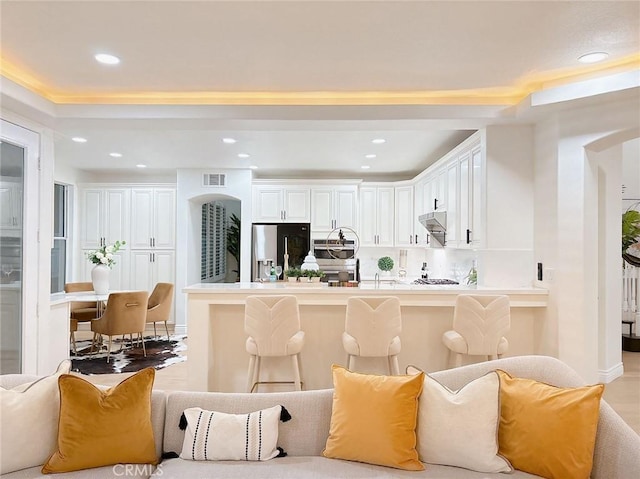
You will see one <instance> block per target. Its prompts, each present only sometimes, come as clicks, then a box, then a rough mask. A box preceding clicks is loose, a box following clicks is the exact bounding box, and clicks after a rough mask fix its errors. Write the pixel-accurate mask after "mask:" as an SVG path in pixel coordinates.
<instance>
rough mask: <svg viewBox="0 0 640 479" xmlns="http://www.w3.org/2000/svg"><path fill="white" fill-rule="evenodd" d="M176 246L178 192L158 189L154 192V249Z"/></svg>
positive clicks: (170, 189)
mask: <svg viewBox="0 0 640 479" xmlns="http://www.w3.org/2000/svg"><path fill="white" fill-rule="evenodd" d="M175 244H176V190H174V189H173V188H156V189H155V190H154V192H153V247H154V248H160V249H173V248H175Z"/></svg>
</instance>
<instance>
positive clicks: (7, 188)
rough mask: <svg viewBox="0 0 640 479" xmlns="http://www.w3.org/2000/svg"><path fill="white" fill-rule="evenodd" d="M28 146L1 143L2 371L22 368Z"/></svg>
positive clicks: (0, 260)
mask: <svg viewBox="0 0 640 479" xmlns="http://www.w3.org/2000/svg"><path fill="white" fill-rule="evenodd" d="M25 153H26V152H25V149H24V148H22V147H20V146H18V145H14V144H12V143H9V142H7V141H4V140H3V141H2V143H1V144H0V158H1V161H0V197H1V202H0V273H1V274H2V276H0V374H8V373H19V372H21V371H22V360H23V351H22V345H23V341H22V337H23V331H22V292H23V283H22V279H23V269H22V265H23V258H22V245H23V224H24V221H23V214H22V212H23V191H24V173H25Z"/></svg>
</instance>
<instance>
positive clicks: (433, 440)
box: [407, 366, 512, 472]
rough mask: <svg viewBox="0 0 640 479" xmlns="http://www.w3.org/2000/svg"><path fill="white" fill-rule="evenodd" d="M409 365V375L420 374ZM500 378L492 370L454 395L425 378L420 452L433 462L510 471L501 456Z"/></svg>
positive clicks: (419, 414)
mask: <svg viewBox="0 0 640 479" xmlns="http://www.w3.org/2000/svg"><path fill="white" fill-rule="evenodd" d="M418 372H420V371H419V370H418V369H417V368H413V367H412V366H409V367H408V368H407V373H408V374H417V373H418ZM499 421H500V379H499V377H498V375H497V374H496V373H495V372H490V373H487V374H485V375H484V376H481V377H479V378H478V379H475V380H473V381H471V382H470V383H468V384H466V385H465V386H463V387H462V388H461V389H459V390H458V391H451V390H450V389H449V388H447V387H446V386H444V385H442V384H440V383H439V382H438V381H436V380H435V379H433V378H432V377H430V376H429V375H425V378H424V388H423V390H422V394H421V395H420V400H419V406H418V427H417V429H416V433H417V437H418V445H417V450H418V454H419V456H420V460H421V461H423V462H428V463H431V464H442V465H449V466H457V467H464V468H466V469H471V470H472V471H479V472H509V471H511V470H512V468H511V465H510V464H509V462H508V461H507V460H506V459H504V458H503V457H501V456H499V455H498V424H499Z"/></svg>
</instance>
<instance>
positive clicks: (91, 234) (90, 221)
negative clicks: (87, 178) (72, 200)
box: [80, 189, 103, 249]
mask: <svg viewBox="0 0 640 479" xmlns="http://www.w3.org/2000/svg"><path fill="white" fill-rule="evenodd" d="M80 197H81V199H82V200H81V201H82V202H81V203H80V211H81V213H80V246H81V248H83V249H97V248H99V247H100V246H102V244H101V243H102V221H103V218H102V214H103V213H102V198H103V191H102V190H100V189H87V190H83V191H82V193H81V195H80Z"/></svg>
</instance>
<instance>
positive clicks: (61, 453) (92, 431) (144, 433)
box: [42, 368, 157, 474]
mask: <svg viewBox="0 0 640 479" xmlns="http://www.w3.org/2000/svg"><path fill="white" fill-rule="evenodd" d="M154 376H155V370H154V369H153V368H146V369H143V370H141V371H139V372H137V373H136V374H134V375H133V376H131V377H129V378H127V379H125V380H124V381H122V382H121V383H120V384H118V385H116V386H115V387H113V388H111V389H108V390H106V391H103V390H100V389H98V388H97V387H96V386H94V385H93V384H91V383H89V382H88V381H85V380H84V379H82V378H79V377H77V376H73V375H62V376H61V377H60V379H59V387H60V423H59V430H58V450H57V451H56V452H54V453H53V454H52V455H51V457H50V458H49V460H48V461H47V463H46V464H45V465H44V466H43V468H42V472H43V473H45V474H48V473H54V472H69V471H77V470H80V469H88V468H93V467H100V466H106V465H110V464H118V463H124V464H126V463H133V464H137V463H140V464H145V463H148V464H156V463H157V456H156V451H155V445H154V438H153V429H152V426H151V388H152V387H153V379H154Z"/></svg>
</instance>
